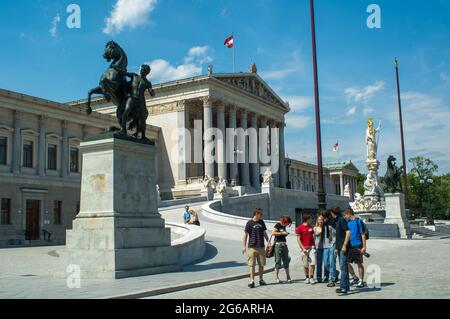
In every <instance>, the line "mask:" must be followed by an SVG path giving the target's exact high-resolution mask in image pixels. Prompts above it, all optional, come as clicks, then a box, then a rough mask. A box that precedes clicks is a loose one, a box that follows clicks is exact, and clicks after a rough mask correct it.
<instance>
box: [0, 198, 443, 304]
mask: <svg viewBox="0 0 450 319" xmlns="http://www.w3.org/2000/svg"><path fill="white" fill-rule="evenodd" d="M200 206H201V203H199V204H196V205H195V206H192V208H193V209H196V210H198V211H199V210H200ZM182 210H183V208H182V207H176V208H173V207H172V208H169V209H165V210H163V211H162V212H161V213H162V214H163V216H164V218H166V220H167V221H171V222H174V221H178V222H179V221H180V218H181V211H182ZM200 217H201V221H202V226H203V227H205V228H206V231H207V232H206V241H207V254H206V256H205V258H203V260H201V261H200V262H198V263H196V264H194V265H190V266H187V267H184V269H183V271H182V272H177V273H169V274H159V275H153V276H144V277H137V278H127V279H121V280H82V282H81V288H79V289H69V288H68V287H67V285H66V280H65V279H63V278H58V276H56V277H55V276H54V275H55V274H58V273H61V272H63V271H64V269H62V267H61V265H60V263H59V257H58V256H59V252H60V251H61V250H62V249H64V247H62V246H53V247H28V248H13V249H1V250H0V258H1V260H2V262H1V263H0V298H106V297H112V296H126V295H130V296H133V295H134V296H136V295H135V293H138V292H140V293H142V297H145V296H146V293H147V296H152V294H154V291H155V290H157V289H161V288H165V287H172V289H174V288H173V287H176V286H180V285H186V284H192V283H197V284H198V282H201V281H208V280H212V279H218V278H222V277H230V276H235V275H240V274H245V273H246V272H247V266H246V256H243V255H242V254H241V251H240V249H241V246H242V242H241V240H242V229H241V228H240V227H237V226H230V225H225V224H221V223H217V222H213V221H209V220H207V219H205V218H204V217H203V216H200ZM289 245H290V248H291V255H292V260H293V261H292V262H293V263H292V267H291V268H292V272H293V274H292V277H293V279H294V282H293V283H292V284H289V285H288V284H281V285H275V284H274V275H273V273H269V274H266V280H267V282H268V283H269V285H268V286H267V287H257V288H255V289H248V288H247V279H239V280H232V281H228V282H225V283H220V284H215V285H207V286H202V287H199V288H194V289H187V290H182V291H178V292H172V293H169V294H160V295H156V296H152V297H151V298H169V299H172V298H173V299H180V298H193V299H201V298H217V299H224V298H236V299H246V298H334V297H338V296H337V295H336V294H335V292H334V290H333V289H331V288H327V287H326V286H325V285H323V284H317V285H314V286H310V285H306V284H304V283H303V282H302V279H303V277H304V276H303V274H302V271H301V267H300V256H299V251H298V249H296V248H297V245H296V243H295V238H294V236H292V235H291V237H290V238H289ZM368 250H369V253H371V254H372V256H371V258H370V259H366V262H367V265H368V264H376V265H379V267H380V268H381V289H369V288H365V289H362V290H358V289H356V288H355V289H352V291H351V293H350V294H349V296H348V297H347V298H449V297H450V285H448V281H449V278H450V268H449V267H448V264H449V263H450V239H434V238H432V237H431V238H427V239H422V240H380V239H370V240H369V242H368ZM271 266H273V259H272V260H270V261H269V267H271ZM283 275H284V274H283V273H282V276H283Z"/></svg>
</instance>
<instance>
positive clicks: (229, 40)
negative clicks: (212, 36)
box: [223, 35, 234, 49]
mask: <svg viewBox="0 0 450 319" xmlns="http://www.w3.org/2000/svg"><path fill="white" fill-rule="evenodd" d="M223 44H224V45H226V46H227V48H229V49H231V48H232V47H233V46H234V35H232V36H231V37H228V38H226V40H225V42H224V43H223Z"/></svg>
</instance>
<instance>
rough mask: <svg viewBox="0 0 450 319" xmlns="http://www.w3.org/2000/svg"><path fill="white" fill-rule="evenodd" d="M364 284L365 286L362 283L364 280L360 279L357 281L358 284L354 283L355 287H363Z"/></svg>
mask: <svg viewBox="0 0 450 319" xmlns="http://www.w3.org/2000/svg"><path fill="white" fill-rule="evenodd" d="M364 286H365V284H364V281H362V280H360V281H359V282H358V284H357V285H356V287H357V288H364Z"/></svg>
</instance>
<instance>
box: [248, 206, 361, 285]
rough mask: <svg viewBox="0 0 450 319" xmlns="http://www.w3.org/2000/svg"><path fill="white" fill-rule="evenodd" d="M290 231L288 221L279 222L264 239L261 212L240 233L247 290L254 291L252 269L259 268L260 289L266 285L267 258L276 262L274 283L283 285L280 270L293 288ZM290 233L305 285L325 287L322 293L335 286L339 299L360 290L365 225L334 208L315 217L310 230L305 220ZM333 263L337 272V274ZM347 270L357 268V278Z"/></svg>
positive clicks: (308, 218)
mask: <svg viewBox="0 0 450 319" xmlns="http://www.w3.org/2000/svg"><path fill="white" fill-rule="evenodd" d="M291 225H292V220H291V219H290V218H289V217H288V216H282V217H281V218H280V220H279V222H278V223H277V224H276V225H275V226H274V228H273V230H272V236H271V237H270V238H269V236H268V235H267V232H266V230H267V228H266V225H265V223H264V220H263V210H262V209H260V208H256V209H255V210H254V212H253V218H252V219H251V220H249V221H248V222H247V225H246V227H245V232H244V238H243V248H242V253H245V252H247V251H248V266H249V269H250V282H249V284H248V286H249V288H254V287H255V267H256V263H258V268H259V269H258V272H259V285H260V286H264V285H266V282H265V281H264V279H263V277H264V266H265V264H266V258H267V256H272V254H273V256H274V257H275V279H276V282H277V283H282V281H281V280H280V277H279V273H280V269H281V268H282V267H283V268H284V270H285V272H286V281H287V282H288V283H291V282H292V279H291V276H290V273H289V264H290V261H291V258H290V256H289V249H288V245H287V240H286V238H287V236H288V235H289V232H288V231H287V228H288V227H289V226H291ZM295 233H296V235H297V243H298V246H299V248H300V252H301V261H302V265H303V268H304V272H305V280H304V282H305V284H316V283H326V284H327V287H335V286H336V285H337V283H338V282H339V288H337V289H336V292H337V293H339V294H347V292H348V291H349V290H350V286H351V285H356V286H357V287H358V288H362V287H364V285H365V283H364V266H363V256H367V257H368V256H369V254H367V252H366V240H367V239H368V231H367V228H366V225H365V224H364V222H363V221H362V220H361V219H360V218H358V217H357V216H356V215H355V213H354V212H353V210H352V209H351V208H347V209H346V210H344V211H343V212H341V210H340V208H339V207H333V208H332V209H331V210H328V211H322V212H320V213H319V214H318V216H317V220H316V223H315V225H313V218H312V216H311V215H309V214H304V215H303V216H302V224H301V225H299V226H298V227H297V229H296V230H295ZM272 237H273V238H274V241H273V243H272ZM266 242H267V243H268V245H267V246H266ZM337 260H339V270H340V271H338V270H337V269H336V263H337ZM352 264H356V265H357V266H358V275H357V274H356V273H355V271H354V269H353V266H352ZM350 276H351V278H350Z"/></svg>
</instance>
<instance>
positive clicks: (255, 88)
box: [213, 73, 289, 111]
mask: <svg viewBox="0 0 450 319" xmlns="http://www.w3.org/2000/svg"><path fill="white" fill-rule="evenodd" d="M213 77H214V78H216V79H218V80H220V81H222V82H224V83H227V84H228V85H232V86H234V87H236V88H238V89H240V90H243V91H246V92H247V93H250V94H252V95H255V96H257V97H259V98H262V99H263V100H266V101H267V102H269V103H273V104H276V105H279V106H281V107H283V108H284V109H286V110H287V111H289V105H288V103H286V102H284V101H283V100H282V99H281V98H280V97H279V96H278V95H277V94H276V93H275V92H274V91H273V90H272V88H271V87H270V86H269V85H267V83H265V82H264V81H263V80H262V79H261V77H260V76H259V75H258V74H256V73H239V74H214V75H213Z"/></svg>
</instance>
